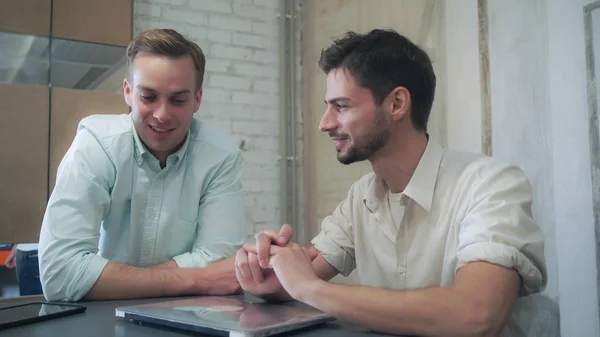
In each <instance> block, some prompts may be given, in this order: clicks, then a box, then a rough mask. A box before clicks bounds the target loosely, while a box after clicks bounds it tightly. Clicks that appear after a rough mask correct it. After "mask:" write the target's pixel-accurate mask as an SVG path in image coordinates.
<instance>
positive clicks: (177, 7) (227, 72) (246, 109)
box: [134, 0, 302, 233]
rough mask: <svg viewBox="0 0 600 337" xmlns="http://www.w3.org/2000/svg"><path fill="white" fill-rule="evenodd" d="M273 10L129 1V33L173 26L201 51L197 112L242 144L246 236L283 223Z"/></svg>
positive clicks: (212, 0)
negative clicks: (201, 79) (201, 87)
mask: <svg viewBox="0 0 600 337" xmlns="http://www.w3.org/2000/svg"><path fill="white" fill-rule="evenodd" d="M278 10H279V0H135V1H134V27H135V28H134V34H136V35H137V34H139V33H140V32H141V31H142V30H146V29H150V28H173V29H176V30H177V31H179V32H180V33H182V34H183V35H184V36H186V37H188V38H190V39H191V40H193V41H194V42H196V43H198V45H199V46H200V47H201V48H202V49H203V51H204V52H205V54H206V57H207V64H206V74H205V82H204V95H203V101H202V105H201V107H200V110H199V112H198V113H197V114H196V116H197V117H198V118H200V119H202V120H206V121H209V122H211V123H213V124H214V125H215V126H216V127H218V128H220V129H221V130H223V131H225V132H227V133H229V134H231V135H232V136H234V137H235V138H236V139H237V140H238V141H239V142H242V141H243V142H244V146H243V149H245V152H244V157H245V159H246V162H247V170H246V175H245V180H244V186H245V188H246V190H247V195H246V207H247V211H246V219H247V222H248V225H249V226H248V232H249V233H254V232H255V231H257V230H262V229H266V228H269V229H274V228H279V226H280V225H281V224H280V220H279V208H280V203H279V193H280V192H279V188H280V182H279V179H280V178H279V177H280V171H279V162H278V157H279V133H280V132H279V49H278V48H279V46H278V44H279V40H278V39H279V26H278V20H277V14H278ZM298 36H299V35H298ZM299 101H300V99H299ZM299 126H300V125H299ZM298 137H299V140H301V137H302V132H301V128H300V132H299V133H298Z"/></svg>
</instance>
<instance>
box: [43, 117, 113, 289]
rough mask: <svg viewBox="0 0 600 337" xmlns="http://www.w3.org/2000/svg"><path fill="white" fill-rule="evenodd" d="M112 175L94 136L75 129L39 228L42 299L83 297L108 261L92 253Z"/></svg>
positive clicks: (96, 246)
mask: <svg viewBox="0 0 600 337" xmlns="http://www.w3.org/2000/svg"><path fill="white" fill-rule="evenodd" d="M112 179H114V166H113V165H112V163H111V162H110V160H109V159H108V157H107V156H106V153H105V152H104V150H103V149H102V147H101V146H100V144H99V142H98V140H97V139H96V138H95V137H94V136H93V135H92V134H91V133H90V132H88V130H87V129H85V128H83V129H80V130H79V131H78V133H77V135H76V136H75V139H74V141H73V143H72V145H71V147H70V148H69V150H68V151H67V153H66V154H65V156H64V158H63V160H62V161H61V163H60V165H59V168H58V171H57V177H56V184H55V187H54V190H53V192H52V195H51V196H50V198H49V201H48V205H47V207H46V212H45V214H44V218H43V222H42V228H41V232H40V242H39V266H40V281H41V284H42V289H43V292H44V296H45V297H46V299H47V300H50V301H78V300H80V299H82V298H83V297H84V296H85V295H86V294H87V293H88V292H89V290H90V289H91V288H92V287H93V286H94V284H95V283H96V281H97V280H98V278H99V277H100V274H101V273H102V270H103V269H104V267H105V266H106V264H107V263H108V260H106V259H104V258H102V257H100V256H99V255H97V252H98V241H99V238H100V234H99V233H100V226H101V223H102V219H103V218H104V217H105V215H106V214H107V213H108V211H109V207H110V195H109V189H110V182H109V181H111V180H112Z"/></svg>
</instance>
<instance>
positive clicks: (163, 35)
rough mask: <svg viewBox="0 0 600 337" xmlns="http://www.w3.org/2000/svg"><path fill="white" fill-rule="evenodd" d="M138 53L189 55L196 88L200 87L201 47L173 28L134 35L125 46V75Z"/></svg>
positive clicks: (201, 70)
mask: <svg viewBox="0 0 600 337" xmlns="http://www.w3.org/2000/svg"><path fill="white" fill-rule="evenodd" d="M139 53H149V54H154V55H161V56H167V57H171V58H179V57H182V56H186V55H189V56H191V58H192V61H194V68H196V90H200V88H202V83H203V82H204V67H205V65H206V58H205V57H204V52H203V51H202V49H201V48H200V47H199V46H198V45H197V44H196V43H194V42H192V41H190V40H188V39H186V38H185V37H183V35H181V34H179V33H178V32H177V31H175V30H173V29H151V30H147V31H145V32H143V33H141V34H140V35H138V36H136V37H135V38H134V39H133V40H132V41H131V43H129V46H127V69H128V70H127V77H129V71H130V70H131V65H132V64H133V60H134V59H135V57H136V56H137V55H138V54H139Z"/></svg>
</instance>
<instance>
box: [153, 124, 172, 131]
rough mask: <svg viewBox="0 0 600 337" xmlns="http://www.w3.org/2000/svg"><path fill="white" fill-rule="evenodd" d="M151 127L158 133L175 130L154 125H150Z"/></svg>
mask: <svg viewBox="0 0 600 337" xmlns="http://www.w3.org/2000/svg"><path fill="white" fill-rule="evenodd" d="M149 127H150V129H152V131H154V132H156V133H167V132H169V131H172V130H173V129H161V128H157V127H154V126H152V125H149Z"/></svg>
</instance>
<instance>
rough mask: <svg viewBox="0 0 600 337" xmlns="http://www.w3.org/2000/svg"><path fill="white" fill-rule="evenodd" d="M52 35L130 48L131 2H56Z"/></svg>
mask: <svg viewBox="0 0 600 337" xmlns="http://www.w3.org/2000/svg"><path fill="white" fill-rule="evenodd" d="M52 10H53V13H52V15H53V20H52V35H53V36H54V37H57V38H63V39H71V40H79V41H88V42H97V43H105V44H113V45H120V46H127V44H129V41H131V38H132V34H133V21H132V15H133V4H132V1H131V0H102V1H85V0H54V2H53V8H52Z"/></svg>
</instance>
